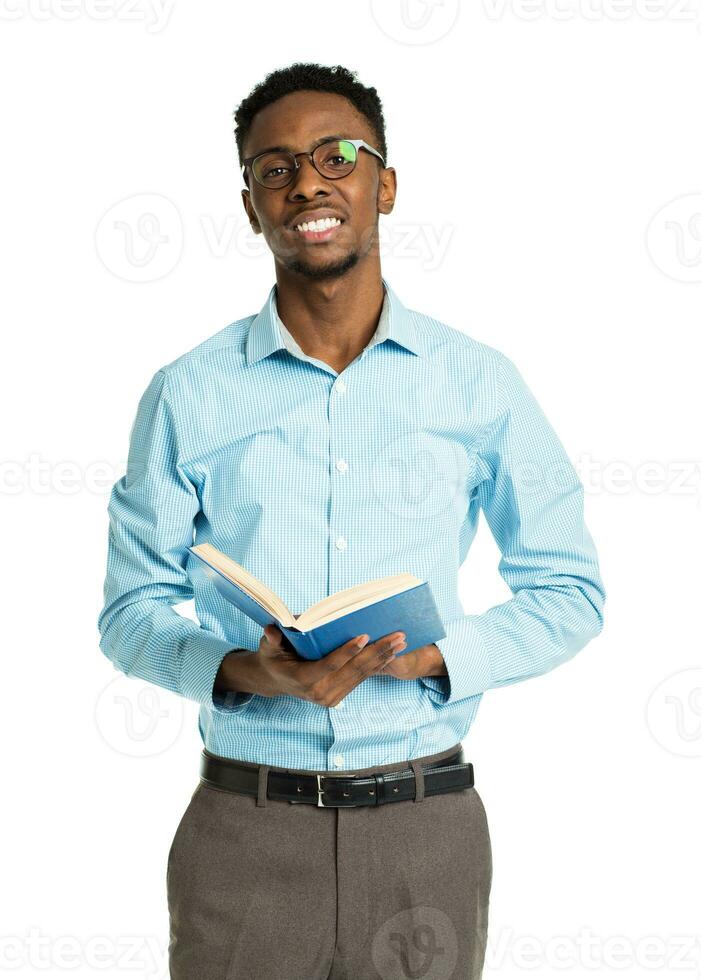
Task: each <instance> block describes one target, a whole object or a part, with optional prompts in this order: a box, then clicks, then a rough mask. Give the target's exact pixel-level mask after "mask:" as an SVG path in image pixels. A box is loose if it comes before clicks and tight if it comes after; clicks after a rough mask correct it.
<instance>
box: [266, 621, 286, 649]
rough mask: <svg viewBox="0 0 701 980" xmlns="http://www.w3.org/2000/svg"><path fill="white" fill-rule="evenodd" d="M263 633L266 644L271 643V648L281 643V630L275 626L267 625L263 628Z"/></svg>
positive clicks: (272, 624)
mask: <svg viewBox="0 0 701 980" xmlns="http://www.w3.org/2000/svg"><path fill="white" fill-rule="evenodd" d="M263 633H264V634H265V638H266V640H267V641H268V643H272V645H273V646H278V647H279V646H280V645H281V643H282V638H283V635H282V630H281V629H280V628H279V627H278V626H276V625H275V624H274V623H268V625H267V626H264V627H263Z"/></svg>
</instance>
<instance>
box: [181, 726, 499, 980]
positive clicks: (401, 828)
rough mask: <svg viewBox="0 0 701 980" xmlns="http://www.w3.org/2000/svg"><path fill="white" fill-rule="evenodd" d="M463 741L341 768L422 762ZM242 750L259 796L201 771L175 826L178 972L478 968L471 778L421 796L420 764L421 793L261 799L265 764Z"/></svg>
mask: <svg viewBox="0 0 701 980" xmlns="http://www.w3.org/2000/svg"><path fill="white" fill-rule="evenodd" d="M459 748H460V745H459V744H458V745H455V746H453V747H452V748H450V749H447V750H445V751H443V752H437V753H435V754H433V755H425V756H421V757H420V758H418V759H414V760H412V762H411V763H410V762H408V761H407V762H398V763H394V764H392V765H386V766H377V767H370V768H367V769H353V770H333V774H334V775H339V774H340V773H343V772H347V773H355V774H357V775H368V774H370V773H374V772H392V771H396V770H398V769H406V768H408V767H409V766H410V765H412V764H413V765H414V766H415V767H417V769H418V771H419V772H420V767H421V764H422V763H429V762H437V761H439V760H440V759H443V758H447V757H448V756H450V755H453V754H454V753H455V752H457V751H458V750H459ZM241 764H242V765H248V766H249V767H250V768H253V769H257V770H258V771H259V794H258V798H257V799H256V797H253V796H247V795H245V794H240V793H233V792H230V791H228V790H222V789H215V788H213V787H211V786H206V785H204V784H203V783H200V784H199V785H198V786H197V788H196V789H195V791H194V793H193V795H192V798H191V800H190V803H189V804H188V806H187V809H186V810H185V813H184V814H183V816H182V818H181V820H180V823H179V824H178V827H177V830H176V832H175V836H174V837H173V842H172V845H171V848H170V853H169V855H168V863H167V873H166V877H167V894H168V911H169V917H170V945H169V964H170V977H171V980H232V978H240V980H407V978H412V980H419V978H420V980H479V978H480V977H481V976H482V967H483V963H484V958H485V952H486V944H487V919H488V906H489V893H490V888H491V882H492V852H491V842H490V837H489V828H488V825H487V817H486V814H485V810H484V806H483V804H482V800H481V799H480V796H479V794H478V793H477V790H476V789H474V788H471V789H464V790H459V791H454V792H450V793H441V794H437V795H435V796H424V797H423V798H421V790H420V785H421V779H420V778H419V779H418V780H417V799H415V800H401V801H399V802H397V803H386V804H383V805H381V806H374V807H373V806H358V807H345V808H343V807H329V808H325V807H317V806H313V805H310V804H308V803H290V802H289V801H287V800H269V799H267V797H266V796H265V787H266V780H267V773H268V771H269V769H268V767H266V766H261V767H258V766H257V765H252V764H251V763H245V762H242V763H241ZM282 771H283V772H308V770H291V769H287V770H282ZM320 771H323V770H320ZM327 771H328V770H327ZM415 771H416V769H415Z"/></svg>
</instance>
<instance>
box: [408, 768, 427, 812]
mask: <svg viewBox="0 0 701 980" xmlns="http://www.w3.org/2000/svg"><path fill="white" fill-rule="evenodd" d="M409 765H410V766H411V768H412V769H413V770H414V782H415V783H416V792H415V793H414V802H416V803H420V802H421V800H423V798H424V770H423V766H422V765H421V763H420V762H418V761H417V760H416V759H409Z"/></svg>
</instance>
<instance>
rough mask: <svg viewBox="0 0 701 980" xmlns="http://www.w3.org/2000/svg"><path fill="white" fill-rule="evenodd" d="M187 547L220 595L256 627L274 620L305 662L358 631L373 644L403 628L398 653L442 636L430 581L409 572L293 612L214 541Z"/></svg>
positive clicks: (353, 635)
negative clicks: (404, 637) (404, 636)
mask: <svg viewBox="0 0 701 980" xmlns="http://www.w3.org/2000/svg"><path fill="white" fill-rule="evenodd" d="M188 551H189V552H190V553H191V554H193V555H195V557H197V558H198V559H199V560H200V562H202V566H203V570H204V573H205V575H206V576H207V578H209V579H210V580H211V582H212V584H213V585H214V586H215V588H216V589H217V591H218V592H219V593H220V595H222V596H223V597H224V598H225V599H226V600H227V601H228V602H231V603H232V604H233V605H234V606H236V608H237V609H240V610H241V612H243V613H245V615H246V616H248V617H250V619H252V620H253V621H254V622H256V623H258V625H259V626H267V625H269V624H270V623H274V624H275V625H276V626H278V627H279V629H280V630H281V632H282V633H283V635H284V636H285V637H286V638H287V640H288V641H289V643H290V644H291V646H292V647H293V648H294V650H295V651H296V652H297V653H298V654H299V655H300V657H304V658H305V659H307V660H319V659H320V658H321V657H325V656H326V654H327V653H330V652H331V651H332V650H335V649H336V648H337V647H340V646H342V645H343V644H344V643H347V642H348V641H349V640H352V639H353V637H355V636H360V634H361V633H367V634H368V635H369V637H370V640H369V642H370V643H374V642H375V640H379V639H380V637H382V636H386V635H387V634H388V633H394V632H395V631H397V630H401V631H402V632H403V633H405V634H406V647H405V648H404V650H402V651H401V652H400V653H399V654H398V656H400V657H401V656H402V655H403V654H405V653H409V652H410V651H411V650H415V649H416V648H417V647H421V646H425V645H427V644H429V643H435V642H436V640H440V639H442V638H443V637H444V636H445V635H446V632H445V628H444V626H443V622H442V620H441V618H440V615H439V613H438V609H437V607H436V603H435V601H434V598H433V595H432V593H431V588H430V586H429V584H428V582H422V581H421V580H420V579H418V578H416V576H415V575H411V574H409V573H408V572H406V573H402V574H400V575H388V576H386V577H385V578H377V579H372V580H371V581H369V582H363V583H362V584H361V585H354V586H352V587H351V588H349V589H342V590H341V591H340V592H335V593H334V594H333V595H330V596H327V597H326V598H325V599H321V601H320V602H315V603H314V605H313V606H310V607H309V608H308V609H306V610H305V611H304V612H302V613H299V614H298V615H295V614H293V613H291V612H290V610H289V609H288V608H287V606H286V605H285V603H284V602H283V601H282V599H281V598H280V596H279V595H276V594H275V593H274V592H273V591H272V589H269V588H268V586H267V585H265V583H263V582H261V581H260V580H259V579H257V578H256V577H255V576H254V575H251V573H250V572H247V571H246V569H245V568H243V566H241V565H239V564H238V563H237V562H235V561H234V560H233V559H232V558H229V556H228V555H225V554H224V553H223V552H221V551H219V549H218V548H215V547H214V546H213V545H211V544H197V545H194V547H192V548H188Z"/></svg>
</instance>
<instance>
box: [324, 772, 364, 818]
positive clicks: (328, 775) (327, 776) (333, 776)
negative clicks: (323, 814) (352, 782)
mask: <svg viewBox="0 0 701 980" xmlns="http://www.w3.org/2000/svg"><path fill="white" fill-rule="evenodd" d="M354 775H355V773H348V772H346V773H344V774H343V776H342V775H341V774H340V773H338V774H337V773H333V772H331V773H325V774H324V775H322V774H321V773H317V774H316V792H317V798H316V805H317V806H323V807H326V804H325V803H323V802H322V799H321V794H322V793H323V792H324V790H323V789H322V787H321V780H322V779H344V778H345V779H348V778H350V777H351V776H354ZM348 805H349V806H356V804H355V803H349V804H348ZM333 808H334V805H333V803H332V804H331V807H330V808H329V807H327V809H333Z"/></svg>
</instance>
